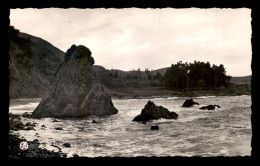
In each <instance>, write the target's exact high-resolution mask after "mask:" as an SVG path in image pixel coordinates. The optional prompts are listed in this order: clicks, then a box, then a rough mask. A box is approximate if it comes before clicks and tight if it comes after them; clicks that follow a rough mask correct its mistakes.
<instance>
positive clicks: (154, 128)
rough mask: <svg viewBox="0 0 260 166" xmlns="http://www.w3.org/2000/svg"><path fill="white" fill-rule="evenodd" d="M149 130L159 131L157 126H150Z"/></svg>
mask: <svg viewBox="0 0 260 166" xmlns="http://www.w3.org/2000/svg"><path fill="white" fill-rule="evenodd" d="M151 130H159V126H157V125H156V126H152V127H151Z"/></svg>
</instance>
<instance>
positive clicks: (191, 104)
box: [182, 99, 199, 107]
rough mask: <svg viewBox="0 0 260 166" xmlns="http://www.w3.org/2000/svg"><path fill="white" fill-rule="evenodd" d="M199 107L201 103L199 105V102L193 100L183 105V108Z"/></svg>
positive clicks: (188, 100)
mask: <svg viewBox="0 0 260 166" xmlns="http://www.w3.org/2000/svg"><path fill="white" fill-rule="evenodd" d="M195 104H196V105H199V103H197V102H194V101H193V99H187V100H186V101H185V102H184V103H183V105H182V107H191V106H193V105H195Z"/></svg>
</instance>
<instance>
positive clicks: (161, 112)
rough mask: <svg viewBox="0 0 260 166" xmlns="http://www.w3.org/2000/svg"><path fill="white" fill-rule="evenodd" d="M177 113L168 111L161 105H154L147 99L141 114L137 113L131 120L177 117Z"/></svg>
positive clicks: (141, 120)
mask: <svg viewBox="0 0 260 166" xmlns="http://www.w3.org/2000/svg"><path fill="white" fill-rule="evenodd" d="M177 117H178V114H176V113H175V112H170V111H169V110H168V109H166V108H164V107H162V106H156V105H155V104H154V103H153V102H152V101H148V103H147V104H146V105H145V107H144V108H143V109H142V111H141V114H140V115H137V116H136V117H135V118H134V119H133V121H140V122H145V121H149V120H154V119H160V118H165V119H177Z"/></svg>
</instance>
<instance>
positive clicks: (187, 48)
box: [8, 7, 252, 158]
mask: <svg viewBox="0 0 260 166" xmlns="http://www.w3.org/2000/svg"><path fill="white" fill-rule="evenodd" d="M251 12H252V10H251V9H250V8H247V7H241V8H196V7H191V8H171V7H166V8H135V7H133V8H120V9H117V8H66V9H63V8H55V7H53V8H41V9H37V8H14V9H10V16H9V19H10V26H9V32H8V33H9V43H10V51H9V56H10V61H9V72H10V74H9V83H10V87H9V98H10V104H9V112H8V114H9V157H10V158H75V157H78V158H83V157H87V158H96V157H142V156H144V157H153V156H155V157H176V156H181V157H194V156H197V157H218V156H224V157H236V156H251V151H252V147H251V140H252V124H251V115H252V112H251V105H252V101H251V78H252V70H251V62H252V43H251V37H252V26H251V22H252V17H251Z"/></svg>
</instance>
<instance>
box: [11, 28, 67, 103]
mask: <svg viewBox="0 0 260 166" xmlns="http://www.w3.org/2000/svg"><path fill="white" fill-rule="evenodd" d="M9 40H10V89H9V95H10V98H32V97H42V96H43V95H44V94H45V93H46V92H47V91H48V89H49V87H50V85H51V83H52V81H53V79H54V77H55V74H56V72H57V70H58V69H59V68H60V67H61V65H62V63H63V62H64V52H62V51H61V50H59V49H58V48H56V47H54V46H53V45H52V44H50V43H48V42H47V41H45V40H43V39H41V38H38V37H35V36H32V35H29V34H26V33H22V32H19V31H18V30H16V29H14V28H13V27H10V30H9Z"/></svg>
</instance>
